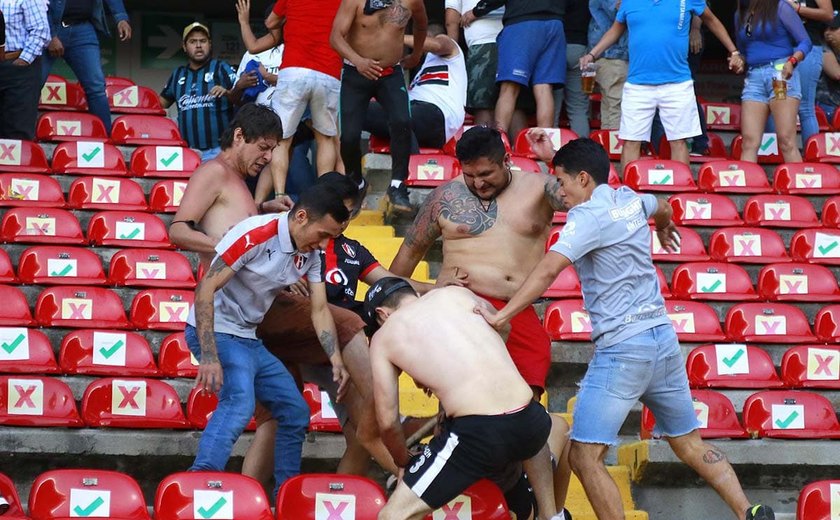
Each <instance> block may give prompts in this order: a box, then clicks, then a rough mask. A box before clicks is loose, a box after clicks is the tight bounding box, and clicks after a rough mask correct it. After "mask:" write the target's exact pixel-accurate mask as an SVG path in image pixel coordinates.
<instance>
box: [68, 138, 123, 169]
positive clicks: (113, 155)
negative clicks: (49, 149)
mask: <svg viewBox="0 0 840 520" xmlns="http://www.w3.org/2000/svg"><path fill="white" fill-rule="evenodd" d="M52 169H53V172H54V173H66V174H70V175H117V176H125V175H127V174H128V170H127V169H126V167H125V160H124V159H123V156H122V152H120V151H119V150H117V147H116V146H114V145H112V144H108V143H100V142H95V141H76V142H73V143H59V144H58V146H56V147H55V151H54V152H53V158H52Z"/></svg>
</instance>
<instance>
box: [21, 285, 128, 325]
mask: <svg viewBox="0 0 840 520" xmlns="http://www.w3.org/2000/svg"><path fill="white" fill-rule="evenodd" d="M35 318H36V319H37V320H38V323H39V324H40V325H41V326H42V327H73V328H91V327H93V328H106V329H124V328H127V327H128V320H127V319H126V317H125V309H124V308H123V304H122V300H121V299H120V297H119V296H117V294H116V293H115V292H113V291H111V290H109V289H105V288H104V287H90V286H84V285H67V286H60V287H59V286H53V287H47V288H46V289H44V290H43V291H42V292H41V294H39V295H38V301H37V302H36V303H35Z"/></svg>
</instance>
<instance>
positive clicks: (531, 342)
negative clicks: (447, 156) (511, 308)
mask: <svg viewBox="0 0 840 520" xmlns="http://www.w3.org/2000/svg"><path fill="white" fill-rule="evenodd" d="M456 155H457V156H458V160H459V161H461V169H462V171H463V173H462V175H460V176H458V177H456V178H455V179H453V180H452V181H450V182H448V183H446V184H444V185H443V186H440V187H438V188H436V189H435V190H434V191H433V192H432V193H430V194H429V196H428V197H427V198H426V200H425V201H424V202H423V204H422V206H421V207H420V210H419V212H418V215H417V217H416V218H415V220H414V223H413V224H412V226H411V228H409V230H408V232H407V233H406V237H405V240H404V241H403V244H402V246H400V250H399V252H398V253H397V256H396V257H395V258H394V261H393V262H392V263H391V267H390V271H391V272H392V273H394V274H396V275H397V276H405V275H407V274H410V273H411V272H413V270H414V267H415V266H416V265H417V263H418V262H419V261H420V260H422V259H423V256H424V255H425V254H426V251H428V249H429V248H430V247H431V245H432V244H433V243H434V241H435V240H436V239H437V238H438V237H440V236H443V266H442V267H441V271H440V274H439V276H438V285H439V286H440V285H446V284H449V283H458V284H460V285H466V286H468V287H469V288H470V289H471V290H472V291H473V292H475V293H476V294H478V295H480V296H482V297H483V298H485V299H487V300H488V301H489V302H490V303H492V304H493V306H495V307H496V308H501V307H503V306H504V304H505V302H506V301H507V300H509V299H510V297H511V296H513V294H514V293H515V292H516V289H517V288H518V287H519V286H520V285H521V284H522V282H523V281H524V280H525V277H526V276H527V273H528V272H529V271H530V270H531V269H532V268H533V267H534V266H535V265H537V263H539V261H540V259H542V256H543V253H544V252H545V242H546V239H547V238H548V234H549V232H550V230H551V219H552V216H553V215H554V211H555V210H560V209H563V204H562V201H561V199H560V197H559V195H558V193H559V192H560V187H559V184H558V183H557V179H556V178H555V177H552V176H550V175H545V174H533V173H523V172H521V171H511V169H510V162H509V161H510V158H509V156H508V155H507V154H506V153H505V148H504V144H503V143H502V139H501V135H500V134H499V132H498V131H497V130H495V129H491V128H486V127H475V128H471V129H469V130H468V131H466V132H464V135H463V136H462V137H461V140H460V141H458V146H457V148H456ZM511 325H512V330H511V334H510V337H509V338H508V340H507V347H508V351H509V352H510V356H511V358H513V362H514V363H515V364H516V367H517V368H518V369H519V373H520V374H521V375H522V377H523V378H524V379H525V381H527V382H528V384H529V385H531V387H532V389H533V390H534V395H535V396H536V397H539V395H540V394H541V393H542V391H543V389H544V388H545V378H546V375H547V374H548V369H549V366H550V364H551V340H550V339H549V337H548V334H547V333H546V332H545V329H544V328H543V326H542V322H541V321H540V319H539V317H538V316H537V313H536V312H535V311H534V309H533V308H532V307H528V308H527V309H525V310H524V311H522V312H521V313H520V314H519V315H517V317H516V318H514V319H513V321H512V322H511Z"/></svg>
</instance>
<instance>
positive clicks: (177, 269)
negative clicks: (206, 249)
mask: <svg viewBox="0 0 840 520" xmlns="http://www.w3.org/2000/svg"><path fill="white" fill-rule="evenodd" d="M108 280H110V282H111V283H112V284H114V285H129V286H133V287H161V288H162V287H169V288H176V289H177V288H180V289H192V288H194V287H195V277H194V276H193V271H192V265H190V261H189V260H187V258H186V257H185V256H184V255H182V254H181V253H177V252H175V251H165V250H161V249H123V250H120V251H117V252H116V253H115V254H114V256H112V257H111V263H110V272H109V273H108Z"/></svg>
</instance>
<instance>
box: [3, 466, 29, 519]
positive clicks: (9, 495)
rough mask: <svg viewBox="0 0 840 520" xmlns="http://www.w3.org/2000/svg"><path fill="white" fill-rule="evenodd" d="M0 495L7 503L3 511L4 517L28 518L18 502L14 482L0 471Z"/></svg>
mask: <svg viewBox="0 0 840 520" xmlns="http://www.w3.org/2000/svg"><path fill="white" fill-rule="evenodd" d="M0 497H3V498H4V499H5V500H6V502H7V503H8V504H9V509H7V510H6V512H5V513H3V516H4V517H8V518H9V520H26V519H28V518H29V517H27V516H26V514H25V512H24V510H23V506H22V505H21V503H20V498H19V497H18V493H17V489H16V488H15V483H14V482H12V479H10V478H9V477H7V476H6V475H4V474H2V473H0Z"/></svg>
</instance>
